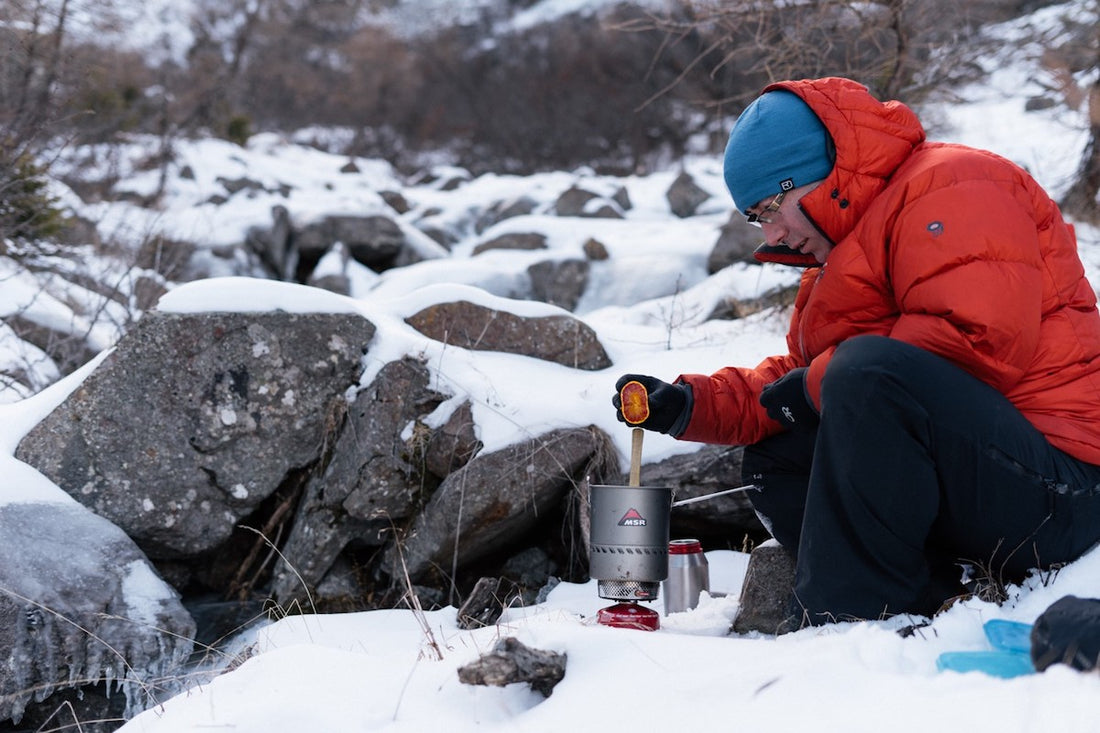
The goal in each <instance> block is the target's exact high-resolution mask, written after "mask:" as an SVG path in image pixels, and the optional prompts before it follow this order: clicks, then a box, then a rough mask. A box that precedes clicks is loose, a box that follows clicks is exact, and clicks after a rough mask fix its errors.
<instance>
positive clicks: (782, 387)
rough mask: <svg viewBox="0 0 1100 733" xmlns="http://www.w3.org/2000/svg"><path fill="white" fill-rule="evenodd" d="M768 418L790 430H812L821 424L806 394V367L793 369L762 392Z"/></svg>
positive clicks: (762, 400)
mask: <svg viewBox="0 0 1100 733" xmlns="http://www.w3.org/2000/svg"><path fill="white" fill-rule="evenodd" d="M760 404H761V405H763V406H764V409H765V410H767V411H768V417H770V418H771V419H772V420H775V421H776V422H779V423H782V424H783V425H784V426H785V427H787V428H788V429H790V430H812V429H814V428H816V427H817V426H818V423H820V422H821V417H820V416H819V415H818V414H817V410H815V409H814V406H813V404H812V403H811V402H810V398H809V396H808V395H807V394H806V367H799V368H798V369H792V370H791V371H789V372H787V373H786V374H784V375H783V376H782V377H780V378H779V379H777V380H775V381H774V382H772V383H771V384H768V385H765V386H764V389H763V390H762V391H761V392H760Z"/></svg>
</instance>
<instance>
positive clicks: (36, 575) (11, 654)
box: [0, 502, 195, 723]
mask: <svg viewBox="0 0 1100 733" xmlns="http://www.w3.org/2000/svg"><path fill="white" fill-rule="evenodd" d="M0 537H3V538H4V562H3V563H0V660H2V661H0V720H9V719H12V720H14V721H15V722H16V723H18V722H19V721H20V719H21V718H22V717H23V716H24V713H25V712H27V708H28V706H33V705H34V704H35V703H39V702H42V701H44V700H47V698H49V697H50V696H51V695H53V694H54V693H57V692H59V691H63V690H66V689H72V688H82V687H86V686H95V685H102V686H104V687H106V690H107V691H108V692H110V693H114V694H116V695H118V694H120V693H121V694H123V695H125V697H126V701H127V702H128V703H129V707H130V712H137V711H140V710H141V709H142V708H144V707H145V706H147V705H148V704H150V703H154V702H156V701H157V700H156V694H158V693H159V692H160V691H161V690H163V683H164V681H165V680H166V679H169V678H171V677H173V676H177V675H178V670H179V668H180V666H181V665H182V664H183V663H184V662H185V661H186V659H187V657H188V655H190V653H191V651H192V646H193V645H192V641H191V639H192V638H193V636H194V633H195V624H194V622H193V621H192V619H191V617H190V615H188V613H187V611H186V610H184V608H183V606H182V605H181V604H180V599H179V596H178V594H177V593H176V592H175V591H174V590H173V589H172V588H171V587H170V586H168V585H167V584H166V583H164V581H162V580H161V579H160V578H159V577H158V576H157V574H156V573H155V571H154V570H153V568H152V566H151V565H150V564H149V561H148V560H147V559H146V558H145V557H144V555H142V553H141V551H140V550H138V548H137V547H136V546H135V545H134V543H133V542H132V541H131V540H130V539H129V538H128V537H126V535H125V534H123V532H122V531H121V530H120V529H118V528H117V527H115V526H114V525H112V524H111V523H110V522H108V521H107V520H105V519H103V518H101V517H97V516H96V515H95V514H92V513H91V512H89V511H88V510H87V509H85V508H84V507H82V506H80V505H79V504H77V503H76V502H73V503H71V504H69V503H46V502H40V503H17V504H7V505H0ZM120 687H121V690H119V688H120ZM47 704H49V702H47ZM55 707H56V706H55Z"/></svg>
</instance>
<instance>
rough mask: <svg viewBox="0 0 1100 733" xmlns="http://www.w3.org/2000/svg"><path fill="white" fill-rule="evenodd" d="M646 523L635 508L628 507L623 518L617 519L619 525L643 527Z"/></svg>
mask: <svg viewBox="0 0 1100 733" xmlns="http://www.w3.org/2000/svg"><path fill="white" fill-rule="evenodd" d="M646 524H648V522H646V519H645V517H643V516H642V515H641V513H640V512H639V511H638V510H637V509H633V508H631V509H629V510H627V512H626V514H624V515H623V518H622V519H620V520H619V526H620V527H644V526H646Z"/></svg>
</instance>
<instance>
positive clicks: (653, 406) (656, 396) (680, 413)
mask: <svg viewBox="0 0 1100 733" xmlns="http://www.w3.org/2000/svg"><path fill="white" fill-rule="evenodd" d="M627 382H638V383H640V384H641V385H642V386H643V387H645V389H646V392H647V393H648V398H649V417H647V418H646V419H645V420H643V421H642V422H640V423H637V424H634V423H627V424H628V425H634V427H638V428H645V429H646V430H655V431H656V432H658V433H668V434H669V435H671V436H672V437H674V438H677V437H679V436H680V435H681V434H682V433H683V432H684V430H686V429H687V424H688V421H689V420H690V419H691V408H692V407H693V406H694V404H695V400H694V399H693V397H692V394H691V387H690V386H689V385H687V384H683V383H677V384H669V383H668V382H662V381H661V380H660V379H657V378H656V377H646V376H643V375H641V374H624V375H623V376H621V377H619V381H618V382H615V396H614V397H612V398H611V404H613V405H614V406H615V411H616V412H615V417H617V418H619V422H624V423H625V422H626V418H625V417H623V402H622V398H621V397H620V396H619V392H621V391H622V388H623V385H624V384H626V383H627Z"/></svg>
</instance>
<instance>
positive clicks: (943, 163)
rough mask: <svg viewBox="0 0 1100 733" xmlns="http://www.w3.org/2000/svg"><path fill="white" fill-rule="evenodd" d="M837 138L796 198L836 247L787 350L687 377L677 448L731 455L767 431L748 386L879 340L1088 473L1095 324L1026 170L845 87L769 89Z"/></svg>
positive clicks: (805, 288)
mask: <svg viewBox="0 0 1100 733" xmlns="http://www.w3.org/2000/svg"><path fill="white" fill-rule="evenodd" d="M767 89H768V90H771V89H787V90H789V91H791V92H794V93H795V94H797V95H799V96H800V97H801V98H802V99H803V100H805V101H806V103H807V104H809V105H810V107H811V108H812V109H813V110H814V111H815V112H816V113H817V115H818V117H820V118H821V121H822V122H823V123H824V124H825V127H826V128H827V129H828V130H829V132H830V134H831V135H832V137H833V141H834V142H835V144H836V154H837V158H836V165H835V166H834V168H833V171H832V172H831V173H830V174H829V177H828V178H826V179H825V181H824V182H823V183H822V184H821V185H820V186H818V187H817V188H816V189H814V190H813V191H811V192H810V193H809V194H807V195H806V196H804V197H803V198H802V200H801V206H802V209H803V211H804V212H805V213H806V215H807V216H808V217H809V218H810V219H811V220H812V221H813V222H814V223H815V224H816V225H817V226H818V227H819V228H820V229H821V231H823V232H824V233H825V234H826V235H828V236H829V238H830V239H831V240H832V241H833V242H836V247H835V248H834V249H833V250H832V251H831V252H830V253H829V256H828V258H827V259H826V262H825V264H824V265H822V266H819V267H811V268H809V269H807V270H806V271H805V273H804V275H803V277H802V282H801V286H800V289H799V292H798V296H797V299H796V302H795V306H794V313H793V316H792V318H791V325H790V331H789V332H788V334H787V348H788V349H789V353H788V354H786V355H785V356H775V357H770V358H768V359H765V360H764V361H763V362H762V363H761V364H759V365H758V366H757V367H756V368H754V369H746V368H736V367H726V368H723V369H721V370H719V371H718V372H716V373H714V374H712V375H709V376H707V375H699V374H685V375H681V376H680V378H679V379H680V380H681V381H684V382H687V383H689V384H691V386H692V391H693V393H694V397H695V409H694V412H693V413H692V418H691V422H690V423H689V425H688V427H687V430H686V431H685V432H684V433H683V434H682V435H681V436H680V438H681V439H682V440H692V441H698V442H708V443H726V444H731V445H738V444H740V445H744V444H751V443H755V442H757V441H759V440H761V439H763V438H765V437H767V436H769V435H772V434H774V433H776V432H779V430H780V429H781V428H780V426H779V425H778V423H776V422H774V421H772V420H771V419H769V418H768V416H767V414H766V413H765V412H764V409H763V408H762V407H761V406H760V404H759V402H758V401H757V400H758V398H759V396H760V390H761V388H762V387H763V386H764V385H765V384H767V383H769V382H771V381H773V380H775V379H776V378H778V377H779V376H781V375H783V374H785V373H786V372H788V371H790V370H791V369H794V368H796V367H801V366H809V371H808V379H807V385H808V387H807V388H808V391H809V392H810V395H811V396H812V398H813V399H814V400H815V401H816V402H817V404H818V406H820V386H821V378H822V375H823V374H824V371H825V368H826V365H827V364H828V363H829V359H830V357H831V356H832V354H833V352H834V350H835V349H836V346H837V345H838V344H839V343H841V342H842V341H844V340H845V339H847V338H850V337H852V336H856V335H859V334H878V335H883V336H889V337H892V338H896V339H899V340H901V341H905V342H908V343H910V344H913V345H915V346H919V347H921V348H924V349H926V350H928V351H931V352H933V353H935V354H939V355H940V356H943V357H945V358H947V359H949V360H950V361H952V362H953V363H955V364H957V365H958V366H960V367H962V368H963V369H965V370H966V371H968V372H970V373H971V374H973V375H975V376H976V377H978V378H980V379H982V380H984V381H985V382H987V383H989V384H990V385H992V386H993V387H995V388H996V389H998V390H999V391H1000V392H1002V393H1003V394H1004V395H1006V396H1007V397H1008V398H1009V399H1010V400H1011V401H1012V403H1013V404H1014V405H1016V407H1017V408H1018V409H1019V410H1020V411H1021V412H1022V413H1023V414H1024V415H1025V416H1026V417H1027V419H1028V420H1029V421H1030V422H1031V423H1032V424H1033V425H1034V426H1035V427H1036V428H1038V429H1039V430H1040V431H1041V432H1042V433H1043V434H1044V435H1046V437H1047V439H1048V440H1049V441H1050V442H1051V444H1053V445H1054V446H1056V447H1057V448H1060V449H1061V450H1063V451H1065V452H1067V453H1069V454H1071V455H1073V456H1075V457H1077V458H1079V459H1081V460H1084V461H1086V462H1089V463H1094V464H1100V314H1098V313H1097V308H1096V295H1095V293H1094V291H1093V289H1092V287H1091V286H1090V284H1089V282H1088V280H1087V279H1086V278H1085V274H1084V268H1083V266H1082V264H1081V261H1080V259H1079V258H1078V256H1077V243H1076V239H1075V235H1074V232H1073V228H1072V227H1071V226H1070V225H1068V224H1066V223H1065V222H1064V221H1063V220H1062V216H1061V213H1060V212H1059V210H1058V207H1057V206H1056V205H1055V203H1054V202H1053V201H1051V200H1050V198H1049V197H1048V196H1047V194H1046V193H1045V192H1044V191H1043V190H1042V188H1040V186H1039V185H1038V184H1037V183H1036V182H1035V181H1034V180H1033V179H1032V178H1031V176H1029V175H1028V174H1027V173H1026V172H1025V171H1024V170H1023V169H1021V168H1020V167H1018V166H1016V165H1015V164H1013V163H1011V162H1009V161H1007V160H1005V159H1003V158H1001V157H998V156H996V155H994V154H993V153H990V152H987V151H983V150H976V149H973V148H968V147H964V146H961V145H951V144H945V143H935V142H928V141H926V140H925V135H924V130H923V128H922V127H921V124H920V122H919V121H918V119H917V117H916V115H914V114H913V112H912V111H911V110H910V109H909V108H908V107H906V106H905V105H903V104H901V103H899V102H886V103H882V102H879V101H877V100H876V99H875V98H874V97H872V96H871V95H870V94H869V93H868V92H867V90H866V89H865V88H864V87H863V86H861V85H859V84H857V83H855V82H852V81H850V80H847V79H839V78H826V79H816V80H804V81H795V82H781V83H779V84H774V85H772V86H770V87H768V88H767Z"/></svg>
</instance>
